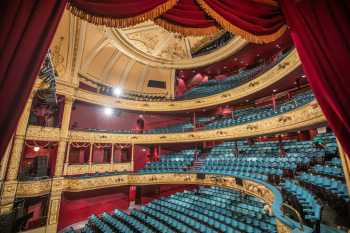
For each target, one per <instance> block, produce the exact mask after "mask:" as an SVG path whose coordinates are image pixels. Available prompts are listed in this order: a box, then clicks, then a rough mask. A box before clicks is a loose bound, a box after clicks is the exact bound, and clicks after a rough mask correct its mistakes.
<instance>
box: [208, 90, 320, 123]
mask: <svg viewBox="0 0 350 233" xmlns="http://www.w3.org/2000/svg"><path fill="white" fill-rule="evenodd" d="M313 98H314V97H313V94H312V92H310V91H308V92H305V93H302V94H298V95H296V96H295V97H293V99H292V100H289V101H287V102H283V103H280V104H277V106H276V110H274V109H273V108H272V107H271V106H263V107H258V108H249V109H242V110H237V111H235V112H234V115H235V118H222V119H220V120H217V121H215V122H213V123H210V124H208V125H207V129H218V128H224V127H230V126H234V125H240V124H245V123H249V122H254V121H258V120H262V119H265V118H269V117H273V116H276V115H279V114H282V113H285V112H288V111H291V110H294V109H295V108H298V107H301V106H303V105H305V104H307V103H309V102H311V101H312V100H313Z"/></svg>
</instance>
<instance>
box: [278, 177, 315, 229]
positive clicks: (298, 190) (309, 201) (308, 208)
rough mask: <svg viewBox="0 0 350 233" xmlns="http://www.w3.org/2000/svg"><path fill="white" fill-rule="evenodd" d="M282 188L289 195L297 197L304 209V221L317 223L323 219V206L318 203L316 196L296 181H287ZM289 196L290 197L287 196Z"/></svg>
mask: <svg viewBox="0 0 350 233" xmlns="http://www.w3.org/2000/svg"><path fill="white" fill-rule="evenodd" d="M282 188H283V190H284V191H286V192H287V193H289V194H291V195H292V196H293V197H295V198H296V199H297V201H298V203H299V204H300V205H301V207H302V213H303V215H304V219H306V220H308V221H310V222H312V223H315V222H316V221H319V220H320V218H321V206H320V205H319V203H318V202H317V200H316V198H315V196H314V195H313V194H312V193H311V192H310V191H308V190H307V189H305V188H303V187H301V186H299V185H298V184H297V183H296V182H295V181H291V180H285V181H284V182H283V183H282ZM287 196H289V195H287Z"/></svg>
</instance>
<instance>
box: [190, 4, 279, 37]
mask: <svg viewBox="0 0 350 233" xmlns="http://www.w3.org/2000/svg"><path fill="white" fill-rule="evenodd" d="M196 1H197V2H198V4H199V5H200V7H201V8H202V10H204V11H205V12H206V13H207V14H208V15H209V16H210V17H211V18H213V19H215V21H216V22H217V23H218V24H220V25H221V27H222V28H224V29H225V30H227V31H230V32H233V33H235V34H238V35H240V36H242V37H243V38H245V39H246V40H248V41H250V42H254V43H268V42H272V41H274V40H276V39H277V38H279V37H280V36H281V35H283V33H284V32H285V30H286V25H285V20H284V18H283V16H282V13H281V9H280V7H279V6H278V5H277V4H276V5H275V4H268V3H265V2H263V1H250V0H248V1H247V0H196Z"/></svg>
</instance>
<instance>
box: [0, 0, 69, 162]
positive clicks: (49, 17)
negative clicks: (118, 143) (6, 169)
mask: <svg viewBox="0 0 350 233" xmlns="http://www.w3.org/2000/svg"><path fill="white" fill-rule="evenodd" d="M65 5H66V1H64V0H11V1H2V3H1V6H0V7H1V8H0V12H1V19H0V99H1V108H0V138H1V140H0V158H1V157H2V156H3V154H4V151H5V150H6V147H7V145H8V143H9V140H10V138H11V136H12V133H13V132H14V130H15V128H16V125H17V122H18V119H19V117H20V115H21V113H22V110H23V108H24V106H25V103H26V101H27V99H28V96H29V94H30V92H31V88H32V86H33V83H34V81H35V77H36V75H37V73H38V71H39V69H40V66H41V62H42V60H43V59H44V57H45V54H46V52H47V49H48V47H49V45H50V42H51V39H52V37H53V35H54V32H55V30H56V27H57V24H58V22H59V20H60V18H61V15H62V13H63V10H64V7H65Z"/></svg>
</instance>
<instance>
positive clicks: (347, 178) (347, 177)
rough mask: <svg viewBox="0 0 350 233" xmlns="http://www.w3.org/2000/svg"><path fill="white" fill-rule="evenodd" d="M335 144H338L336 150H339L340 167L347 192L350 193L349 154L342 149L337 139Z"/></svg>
mask: <svg viewBox="0 0 350 233" xmlns="http://www.w3.org/2000/svg"><path fill="white" fill-rule="evenodd" d="M337 144H338V151H339V156H340V159H341V162H342V165H343V166H342V167H343V171H344V176H345V182H346V186H347V188H348V193H349V194H350V159H349V155H348V154H346V153H345V151H344V150H343V147H342V145H341V144H340V142H339V140H338V139H337Z"/></svg>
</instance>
